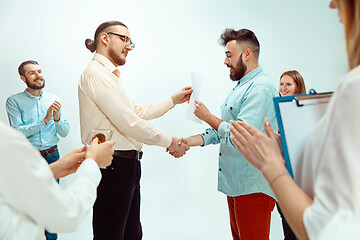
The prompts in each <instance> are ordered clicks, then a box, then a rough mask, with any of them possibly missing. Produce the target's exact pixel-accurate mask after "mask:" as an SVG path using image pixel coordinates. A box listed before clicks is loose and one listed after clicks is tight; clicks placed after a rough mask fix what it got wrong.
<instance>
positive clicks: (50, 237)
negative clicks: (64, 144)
mask: <svg viewBox="0 0 360 240" xmlns="http://www.w3.org/2000/svg"><path fill="white" fill-rule="evenodd" d="M54 147H56V146H54ZM52 148H53V147H52ZM42 156H43V158H45V160H46V161H47V162H48V164H50V163H53V162H55V161H57V160H59V158H60V154H59V150H58V149H56V151H55V152H53V153H48V154H46V155H42ZM56 181H57V182H58V183H59V180H56ZM45 235H46V239H47V240H55V239H57V238H58V235H57V234H56V233H50V232H48V231H46V230H45Z"/></svg>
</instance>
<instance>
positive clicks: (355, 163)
mask: <svg viewBox="0 0 360 240" xmlns="http://www.w3.org/2000/svg"><path fill="white" fill-rule="evenodd" d="M299 166H301V173H300V174H299V176H300V177H299V179H297V182H298V183H299V185H300V187H301V188H302V189H303V190H304V191H305V192H306V193H307V194H308V195H309V196H310V197H312V198H313V199H314V202H313V204H312V205H311V206H310V207H308V208H307V209H306V210H305V213H304V216H303V220H304V225H305V228H306V231H307V233H308V236H309V238H310V239H327V240H329V239H347V240H348V239H360V66H358V67H357V68H355V69H353V70H352V71H350V72H349V73H348V74H347V75H346V76H345V78H344V79H343V80H342V82H341V83H340V85H339V86H338V88H337V90H336V91H335V93H334V95H333V96H332V98H331V100H330V102H329V105H328V109H327V112H326V114H325V115H324V117H323V118H322V119H321V121H320V122H319V124H318V126H317V127H316V129H315V130H314V132H313V134H312V138H311V139H310V140H309V142H308V143H307V146H306V149H305V153H304V158H303V160H302V161H301V162H300V163H299Z"/></svg>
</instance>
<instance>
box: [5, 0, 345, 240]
mask: <svg viewBox="0 0 360 240" xmlns="http://www.w3.org/2000/svg"><path fill="white" fill-rule="evenodd" d="M327 6H328V0H320V1H313V0H302V1H299V0H276V1H269V0H251V1H249V0H223V1H214V0H180V1H179V0H178V1H174V0H152V1H147V0H133V1H124V0H104V1H95V0H78V1H74V0H73V1H70V0H62V1H56V0H32V1H26V0H18V1H5V0H1V7H0V32H1V38H0V52H1V56H2V61H1V65H0V69H1V81H0V93H1V94H0V103H1V105H2V106H3V107H2V108H1V109H2V110H1V111H0V121H3V122H7V121H8V120H7V115H6V111H5V101H6V98H7V97H8V96H10V95H12V94H14V93H17V92H20V91H23V90H24V88H25V85H24V83H23V82H22V81H21V80H20V78H19V76H18V73H17V67H18V65H19V64H20V63H21V62H22V61H25V60H28V59H34V60H37V61H38V62H39V63H40V66H41V67H42V70H43V73H44V77H45V79H46V88H45V90H46V91H48V92H52V93H55V94H57V95H58V96H59V97H61V98H62V105H63V108H64V110H65V111H66V113H67V115H68V118H69V122H70V125H71V130H70V133H69V135H68V136H67V137H66V138H65V139H62V140H61V141H60V152H61V154H62V155H65V154H66V153H67V152H69V151H70V150H71V149H73V148H75V147H78V146H80V145H81V142H80V126H79V113H78V100H77V82H78V79H79V76H80V74H81V72H82V71H83V69H84V68H85V67H86V65H87V64H88V62H89V61H90V60H91V58H92V54H91V53H90V52H89V51H88V50H87V49H86V48H85V45H84V41H85V39H86V38H93V35H94V32H95V29H96V28H97V26H98V25H99V24H100V23H102V22H104V21H108V20H118V21H122V22H124V23H125V24H126V25H127V26H128V28H129V30H130V33H131V37H132V39H133V41H134V42H135V44H136V48H135V50H134V51H133V52H131V53H130V54H129V55H128V58H127V63H126V65H125V66H123V67H121V68H120V71H121V76H122V78H123V79H124V81H125V82H126V85H127V87H128V90H129V91H130V92H131V94H132V96H133V97H134V98H135V99H136V100H137V101H138V102H140V103H150V102H152V101H157V100H160V99H162V98H165V97H167V96H169V95H170V94H172V93H174V92H175V91H177V90H178V89H180V88H181V87H183V86H185V85H189V84H190V83H191V81H190V72H191V71H196V72H201V73H203V74H205V76H206V79H205V83H204V85H203V89H202V92H201V96H200V99H201V100H202V101H203V102H204V103H205V104H206V105H207V106H208V108H209V109H210V111H211V112H213V113H214V114H215V115H217V116H219V113H220V111H219V109H220V108H219V106H220V104H221V103H222V101H224V99H225V97H226V96H227V94H228V92H229V91H230V90H231V88H232V87H233V85H234V83H233V82H231V81H230V79H229V77H228V75H229V72H228V70H227V68H226V66H225V65H223V61H224V57H225V55H224V49H223V47H222V46H220V45H219V44H218V39H219V36H220V34H221V33H222V32H223V30H224V29H225V28H229V27H231V28H235V29H239V28H249V29H251V30H253V31H254V32H255V33H256V35H257V36H258V39H259V41H260V44H261V53H260V64H261V65H262V67H263V68H264V70H265V72H266V73H267V74H268V75H269V77H270V78H271V79H272V80H273V81H274V84H276V85H277V84H278V82H279V76H280V75H281V74H282V72H284V71H287V70H291V69H297V70H299V71H300V72H301V73H302V75H303V76H304V79H305V81H306V86H307V88H308V89H309V88H315V89H316V90H317V91H318V92H322V91H333V90H335V88H336V85H337V83H338V82H339V81H340V79H341V77H342V76H343V75H344V74H345V72H346V70H347V64H346V57H345V44H344V38H343V29H342V26H341V24H340V23H339V20H338V17H337V13H336V11H333V10H330V9H329V8H328V7H327ZM109 104H111V103H109ZM186 110H187V106H185V105H184V106H177V107H175V108H174V109H173V110H171V111H170V112H169V113H167V114H166V115H165V116H164V117H162V118H161V119H156V120H153V121H152V123H153V124H154V125H155V126H156V127H158V128H159V129H161V130H163V131H165V132H168V133H169V134H171V135H174V136H178V137H180V136H188V135H193V134H196V133H200V132H201V131H203V130H204V129H205V128H207V125H206V124H202V125H200V124H197V123H194V122H191V121H189V120H186V118H185V114H186ZM143 150H144V152H145V154H144V158H143V160H142V171H143V175H142V180H141V185H142V211H141V214H142V223H143V231H144V238H143V239H144V240H155V239H156V240H159V239H160V240H161V239H167V240H168V239H171V240H180V239H181V240H183V239H187V240H222V239H231V233H230V227H229V220H228V212H227V206H226V198H225V195H223V194H221V193H219V192H217V190H216V189H217V156H218V146H209V147H207V148H206V149H202V148H194V149H191V150H190V151H189V152H188V153H187V154H186V156H185V157H184V158H182V159H174V158H172V157H171V156H169V155H168V154H167V153H165V151H164V149H163V148H160V147H156V146H145V147H144V149H143ZM69 182H71V177H68V178H66V179H64V180H63V181H62V186H64V187H66V185H67V184H68V183H69ZM91 236H92V230H91V215H89V216H88V218H87V219H86V220H85V221H84V223H83V224H82V225H81V227H80V229H79V230H78V231H77V232H75V233H70V234H61V235H60V239H62V240H65V239H66V240H71V239H85V240H87V239H92V238H91ZM281 238H282V229H281V223H280V219H279V216H278V214H277V211H276V210H274V212H273V219H272V226H271V239H281Z"/></svg>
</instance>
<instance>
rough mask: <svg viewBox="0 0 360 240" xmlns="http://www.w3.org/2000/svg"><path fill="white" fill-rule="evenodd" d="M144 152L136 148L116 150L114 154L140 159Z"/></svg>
mask: <svg viewBox="0 0 360 240" xmlns="http://www.w3.org/2000/svg"><path fill="white" fill-rule="evenodd" d="M142 155H143V152H142V151H136V150H125V151H124V150H115V151H114V156H116V157H122V158H130V159H136V160H140V159H141V158H142Z"/></svg>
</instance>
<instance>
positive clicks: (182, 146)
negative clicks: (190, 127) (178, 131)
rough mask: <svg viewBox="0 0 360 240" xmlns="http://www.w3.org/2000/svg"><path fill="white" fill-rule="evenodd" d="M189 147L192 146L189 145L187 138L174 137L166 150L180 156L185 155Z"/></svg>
mask: <svg viewBox="0 0 360 240" xmlns="http://www.w3.org/2000/svg"><path fill="white" fill-rule="evenodd" d="M189 149H190V147H189V146H188V143H187V140H186V138H176V137H173V138H172V141H171V144H170V146H169V147H168V148H167V149H166V152H169V154H170V155H172V156H174V157H175V158H180V157H182V156H184V155H185V153H186V152H187V151H188V150H189Z"/></svg>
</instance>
